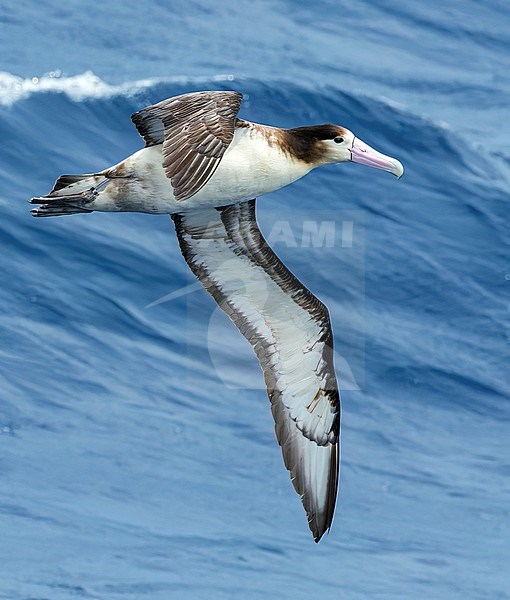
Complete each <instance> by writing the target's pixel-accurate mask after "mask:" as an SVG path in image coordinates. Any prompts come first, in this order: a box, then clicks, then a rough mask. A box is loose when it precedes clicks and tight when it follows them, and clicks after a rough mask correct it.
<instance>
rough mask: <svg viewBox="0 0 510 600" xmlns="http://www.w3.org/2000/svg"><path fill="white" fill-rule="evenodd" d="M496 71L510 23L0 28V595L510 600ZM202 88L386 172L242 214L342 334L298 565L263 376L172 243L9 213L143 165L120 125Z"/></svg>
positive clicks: (223, 20) (480, 16)
mask: <svg viewBox="0 0 510 600" xmlns="http://www.w3.org/2000/svg"><path fill="white" fill-rule="evenodd" d="M509 65H510V4H508V2H503V1H502V0H487V1H480V0H478V1H476V2H475V1H474V0H462V1H460V0H459V1H456V2H455V1H451V0H447V1H446V2H441V3H438V2H429V3H425V2H418V1H417V0H411V1H409V2H401V1H397V0H381V1H380V2H377V3H375V2H373V3H372V2H368V1H364V0H361V1H359V2H355V3H353V2H347V1H345V0H335V1H334V2H333V1H331V2H329V1H324V0H321V1H318V2H314V3H310V2H305V1H304V0H297V1H295V0H274V1H268V0H262V1H260V2H248V1H247V0H239V1H237V2H234V1H233V0H232V1H227V2H220V3H212V2H209V1H208V0H188V1H186V2H184V1H180V0H178V1H174V0H171V1H163V0H148V1H146V2H143V3H140V2H134V1H132V0H128V1H123V2H121V1H120V0H113V1H109V2H103V3H100V4H98V5H97V6H96V5H94V6H93V5H92V4H91V3H88V2H83V1H78V0H69V1H68V2H66V3H62V2H57V1H56V0H45V1H41V2H35V1H34V0H19V1H18V2H16V3H14V2H12V3H7V2H4V3H3V4H2V6H1V7H0V71H1V73H0V214H1V219H0V240H1V246H0V249H1V252H0V281H1V286H0V340H1V344H0V598H2V599H5V600H69V599H72V598H90V599H100V600H116V599H118V600H143V599H145V598H147V599H150V600H168V599H173V598H176V599H183V600H188V599H189V600H191V599H200V600H201V599H205V598H211V599H213V600H215V599H219V600H222V599H231V598H236V599H243V600H244V599H246V600H252V599H253V600H255V599H261V600H262V599H264V600H266V599H279V600H287V599H289V600H290V599H292V600H301V599H303V600H304V599H306V600H315V599H316V598H335V599H336V598H339V599H341V600H351V599H353V600H358V599H360V600H372V599H379V598H380V599H388V600H395V599H420V600H421V599H423V600H425V599H430V598H434V599H441V600H442V599H445V600H450V599H451V600H456V599H462V600H465V599H490V600H496V599H506V598H510V570H509V568H508V566H509V564H510V434H509V427H510V381H509V367H510V353H509V334H510V331H509V317H510V298H509V294H510V243H509V242H510V225H509V221H510V210H509V202H510V198H509V187H510V150H509V145H508V140H509V139H510V125H509V123H510V114H509V108H508V98H509V94H510V69H509ZM203 89H235V90H238V91H241V92H243V94H244V95H245V102H244V104H243V107H242V109H241V117H243V118H246V119H249V120H253V121H257V122H262V123H270V124H275V125H281V126H284V127H292V126H301V125H309V124H316V123H322V122H333V123H337V124H340V125H343V126H346V127H348V128H349V129H351V130H352V131H354V132H355V134H356V135H357V136H359V137H360V138H361V139H363V140H364V141H366V142H367V143H369V144H370V145H372V146H374V147H376V148H378V149H379V150H381V151H383V152H384V153H386V154H390V155H392V156H395V157H397V158H398V159H400V160H401V161H402V163H403V164H404V166H405V169H406V171H405V174H404V177H403V178H402V179H401V180H400V181H397V180H396V179H394V178H392V177H391V176H389V175H388V174H386V173H382V172H380V171H376V170H372V169H367V168H364V167H361V166H359V165H351V164H345V165H332V166H328V167H324V168H322V169H319V170H317V171H316V172H313V173H311V174H310V175H308V176H307V177H305V178H304V179H303V180H301V181H299V182H297V183H295V184H294V185H292V186H290V187H289V188H285V189H282V190H280V191H278V192H276V193H273V194H270V195H268V196H266V197H264V198H262V199H261V200H260V201H259V202H258V212H259V220H260V225H261V228H262V230H263V232H264V233H265V234H266V236H267V237H268V238H269V240H270V241H271V243H272V244H273V246H274V248H275V250H276V251H277V253H278V254H279V256H280V257H281V258H282V259H283V260H284V261H285V263H286V264H287V265H288V266H289V267H290V268H291V269H292V270H293V271H294V272H295V273H296V275H297V276H298V277H299V278H300V279H301V280H302V281H303V282H304V283H305V284H306V285H307V286H308V287H309V288H310V289H311V290H313V291H314V293H316V295H317V296H319V297H320V298H321V299H322V300H323V301H324V302H325V303H326V304H327V305H328V307H329V308H330V312H331V317H332V321H333V326H334V334H335V344H336V351H337V356H336V358H337V366H338V375H339V379H340V387H341V388H342V407H343V418H342V469H341V483H340V493H339V497H338V503H337V511H336V517H335V521H334V524H333V528H332V530H331V533H330V534H329V536H325V537H324V539H323V540H322V541H321V543H320V544H319V545H316V544H314V543H313V540H312V537H311V535H310V533H309V531H308V527H307V524H306V518H305V516H304V513H303V511H302V508H301V505H300V501H299V498H298V497H297V495H296V494H295V493H294V490H293V489H292V485H291V483H290V481H289V477H288V474H287V472H286V470H285V469H284V467H283V464H282V460H281V455H280V449H279V448H278V445H277V443H276V440H275V437H274V433H273V422H272V418H271V414H270V410H269V402H268V400H267V397H266V396H265V391H264V389H263V386H262V376H261V375H260V373H259V370H258V365H257V363H256V360H255V357H254V356H253V355H252V352H251V349H250V347H249V346H248V344H247V342H246V341H245V340H244V339H243V338H242V337H241V336H240V335H239V334H238V333H237V332H236V331H235V330H234V328H233V327H232V325H231V324H230V322H229V321H228V319H226V318H225V317H224V316H223V315H222V314H220V313H219V312H218V311H217V309H216V307H215V304H214V302H213V301H212V300H211V298H209V297H208V296H207V294H206V293H205V292H204V291H203V290H201V289H200V288H199V287H198V286H197V285H195V284H194V279H193V276H192V275H191V274H190V272H189V270H188V268H187V266H186V264H185V263H184V261H183V260H182V258H181V256H180V252H179V249H178V245H177V241H176V238H175V235H174V232H173V225H172V223H171V221H170V219H169V218H168V217H167V216H148V215H138V214H104V213H94V214H90V215H78V216H73V217H61V218H52V219H33V218H32V217H31V216H30V213H29V208H30V207H29V206H28V205H27V200H28V199H29V198H30V197H32V196H37V195H41V194H44V193H47V192H48V191H49V190H50V189H51V186H52V184H53V182H54V180H55V179H56V177H57V176H58V175H60V174H62V173H81V172H84V173H86V172H94V171H97V170H100V169H103V168H105V167H107V166H109V165H111V164H114V163H116V162H118V161H120V160H122V159H123V158H124V157H125V156H127V155H128V154H130V153H132V152H134V151H136V150H137V149H139V148H140V147H141V143H142V141H141V139H140V138H139V137H138V135H137V132H136V130H135V128H134V127H133V126H132V124H131V122H130V119H129V117H130V115H131V113H133V112H134V111H136V110H139V109H140V108H142V107H144V106H147V105H149V104H152V103H154V102H157V101H159V100H162V99H164V98H167V97H169V96H172V95H175V94H180V93H184V92H189V91H195V90H203ZM321 228H322V229H321ZM331 231H333V233H332V234H331V237H328V235H329V233H328V232H331Z"/></svg>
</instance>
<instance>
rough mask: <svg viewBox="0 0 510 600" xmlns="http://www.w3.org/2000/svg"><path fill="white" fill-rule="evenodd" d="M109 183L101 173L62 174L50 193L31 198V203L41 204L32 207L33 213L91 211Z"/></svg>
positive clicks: (52, 213)
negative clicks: (102, 190)
mask: <svg viewBox="0 0 510 600" xmlns="http://www.w3.org/2000/svg"><path fill="white" fill-rule="evenodd" d="M107 184H108V179H107V177H105V176H104V175H101V174H88V175H61V176H60V177H59V178H58V179H57V181H56V182H55V185H54V186H53V189H52V190H51V192H50V193H49V194H47V195H46V196H40V197H38V198H32V199H31V200H29V203H30V204H39V206H38V207H37V208H33V209H32V211H31V212H32V215H33V216H34V217H58V216H62V215H76V214H80V213H91V212H93V210H94V209H93V208H92V206H91V203H92V202H93V201H94V199H95V198H96V196H97V195H98V193H99V192H100V191H101V189H103V187H104V186H105V185H107Z"/></svg>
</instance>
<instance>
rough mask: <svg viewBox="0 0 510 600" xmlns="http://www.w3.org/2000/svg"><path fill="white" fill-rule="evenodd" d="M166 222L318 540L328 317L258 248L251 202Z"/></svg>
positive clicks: (332, 463) (330, 454)
mask: <svg viewBox="0 0 510 600" xmlns="http://www.w3.org/2000/svg"><path fill="white" fill-rule="evenodd" d="M172 218H173V220H174V223H175V229H176V231H177V236H178V238H179V244H180V247H181V251H182V254H183V256H184V258H185V259H186V262H187V263H188V265H189V266H190V268H191V270H192V271H193V273H194V274H195V275H196V276H197V277H198V279H199V280H200V281H201V282H202V284H203V286H204V287H205V289H206V290H207V291H208V292H209V293H210V294H211V295H212V296H213V297H214V299H215V300H216V302H217V303H218V304H219V306H220V307H221V308H222V309H223V310H224V311H225V312H226V313H227V315H228V316H229V317H230V319H231V320H232V321H233V322H234V324H235V325H236V327H237V328H238V329H239V331H240V332H241V333H242V334H243V335H244V336H245V337H246V338H247V339H248V341H249V342H250V343H251V344H252V346H253V348H254V350H255V352H256V354H257V357H258V359H259V362H260V364H261V366H262V369H263V372H264V378H265V381H266V385H267V392H268V395H269V399H270V400H271V410H272V413H273V417H274V420H275V430H276V436H277V438H278V442H279V443H280V446H281V447H282V451H283V458H284V461H285V466H286V467H287V469H288V470H289V471H290V475H291V479H292V482H293V484H294V487H295V489H296V491H297V492H298V494H300V495H301V499H302V501H303V506H304V507H305V510H306V513H307V516H308V522H309V526H310V529H311V530H312V533H313V535H314V539H315V541H316V542H318V541H319V540H320V538H321V536H322V535H323V534H324V532H325V531H326V530H328V529H329V528H330V526H331V521H332V519H333V512H334V508H335V501H336V494H337V486H338V467H339V444H340V440H339V435H340V398H339V394H338V387H337V382H336V378H335V372H334V367H333V337H332V333H331V325H330V321H329V315H328V311H327V309H326V307H325V306H324V305H323V304H322V302H320V300H318V299H317V298H316V297H315V296H314V295H313V294H312V293H311V292H310V291H309V290H307V289H306V288H305V287H304V285H303V284H302V283H300V282H299V281H298V280H297V279H296V278H295V277H294V275H293V274H292V273H291V272H290V271H289V270H288V269H287V268H286V267H285V265H284V264H283V263H282V262H281V261H280V260H279V259H278V257H277V256H276V255H275V254H274V252H273V251H272V250H271V248H270V247H269V246H268V245H267V243H266V241H265V239H264V238H263V236H262V234H261V232H260V230H259V228H258V226H257V221H256V217H255V200H250V201H249V202H244V203H239V204H234V205H232V206H228V207H225V208H218V209H215V208H211V209H204V210H200V211H190V212H186V213H183V214H177V215H172Z"/></svg>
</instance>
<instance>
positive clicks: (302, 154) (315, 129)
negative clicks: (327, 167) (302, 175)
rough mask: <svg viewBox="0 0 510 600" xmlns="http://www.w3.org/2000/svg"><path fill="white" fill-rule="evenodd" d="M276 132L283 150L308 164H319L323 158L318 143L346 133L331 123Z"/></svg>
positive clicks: (322, 150)
mask: <svg viewBox="0 0 510 600" xmlns="http://www.w3.org/2000/svg"><path fill="white" fill-rule="evenodd" d="M277 131H278V138H279V142H280V144H281V146H282V147H283V149H284V150H285V151H286V152H287V153H289V154H290V155H292V156H295V157H296V158H298V159H299V160H303V161H304V162H307V163H309V164H314V163H317V162H320V160H321V158H322V157H323V156H324V148H323V147H322V144H321V143H320V142H321V141H322V140H332V139H334V138H335V137H337V136H343V135H345V133H346V131H345V129H344V128H343V127H339V126H338V125H332V124H331V123H325V124H324V125H312V126H310V127H296V128H295V129H279V130H277Z"/></svg>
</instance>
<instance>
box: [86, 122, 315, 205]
mask: <svg viewBox="0 0 510 600" xmlns="http://www.w3.org/2000/svg"><path fill="white" fill-rule="evenodd" d="M161 150H162V146H151V147H150V148H143V149H142V150H139V151H138V152H136V153H135V154H133V155H131V156H130V157H129V158H127V159H126V160H125V161H124V162H123V163H120V165H121V166H122V168H123V170H125V172H126V173H129V174H130V175H131V176H130V177H129V178H127V179H122V178H119V179H118V180H113V181H112V183H110V184H109V185H108V186H107V187H106V188H105V190H104V192H101V193H100V194H99V196H98V198H97V199H96V200H95V201H94V205H93V206H91V208H93V209H94V210H99V211H101V210H102V211H130V212H148V213H173V212H180V211H183V210H190V209H193V208H199V207H204V206H224V205H225V204H231V203H234V202H239V201H243V200H249V199H251V198H257V197H259V196H262V195H263V194H267V193H268V192H272V191H274V190H277V189H280V188H281V187H284V186H286V185H288V184H289V183H292V182H293V181H296V180H297V179H299V178H300V177H303V175H306V174H307V173H308V172H309V171H310V170H311V167H310V166H309V165H308V164H306V163H304V162H303V161H298V160H291V159H290V158H289V156H288V155H286V154H284V153H283V152H282V151H281V150H280V149H279V146H278V145H277V144H273V143H271V140H270V141H269V143H268V141H267V140H266V137H265V136H264V135H263V134H262V133H261V132H260V131H258V130H257V129H255V128H251V127H245V128H239V129H236V131H235V133H234V139H233V140H232V143H231V144H230V146H229V147H228V148H227V151H226V152H225V154H224V156H223V158H222V160H221V162H220V165H219V166H218V168H217V170H216V172H215V173H214V175H213V176H212V177H211V179H210V180H209V181H208V182H207V184H206V185H205V186H204V187H203V188H202V189H201V190H200V191H199V192H197V193H196V194H195V195H194V196H192V197H191V198H189V199H188V200H183V201H182V200H181V201H179V202H177V201H176V200H175V198H174V195H173V192H172V185H171V183H170V180H169V179H168V177H167V176H166V175H165V171H164V169H163V165H162V160H163V159H162V154H161ZM120 165H119V166H120Z"/></svg>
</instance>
